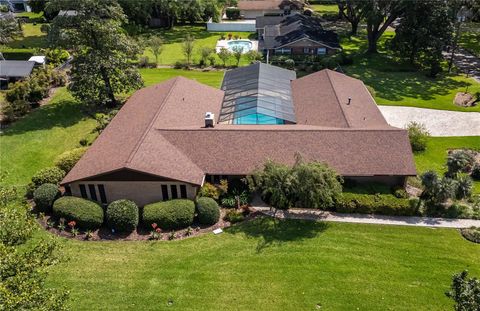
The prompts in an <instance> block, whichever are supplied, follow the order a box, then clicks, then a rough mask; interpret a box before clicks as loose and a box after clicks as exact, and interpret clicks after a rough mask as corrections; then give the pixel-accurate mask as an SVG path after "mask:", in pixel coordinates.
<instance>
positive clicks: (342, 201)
mask: <svg viewBox="0 0 480 311" xmlns="http://www.w3.org/2000/svg"><path fill="white" fill-rule="evenodd" d="M336 211H337V212H340V213H361V214H381V215H391V216H414V215H417V214H418V206H417V204H416V201H414V200H412V201H410V200H408V199H398V198H396V197H395V196H393V195H391V194H375V195H371V194H356V193H343V194H342V196H341V197H340V198H339V200H338V202H337V205H336Z"/></svg>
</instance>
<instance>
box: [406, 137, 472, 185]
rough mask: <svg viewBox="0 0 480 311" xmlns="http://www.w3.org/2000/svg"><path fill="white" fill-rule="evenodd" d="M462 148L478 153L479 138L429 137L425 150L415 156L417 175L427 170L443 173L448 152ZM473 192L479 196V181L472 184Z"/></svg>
mask: <svg viewBox="0 0 480 311" xmlns="http://www.w3.org/2000/svg"><path fill="white" fill-rule="evenodd" d="M463 148H468V149H473V150H479V151H480V137H478V136H470V137H430V138H429V139H428V144H427V150H425V152H421V153H417V154H415V164H416V166H417V171H418V174H421V173H423V172H425V171H427V170H434V171H437V172H438V173H440V174H443V173H445V172H446V171H447V167H446V163H447V155H448V150H452V149H463ZM474 190H475V193H479V194H480V181H476V182H474Z"/></svg>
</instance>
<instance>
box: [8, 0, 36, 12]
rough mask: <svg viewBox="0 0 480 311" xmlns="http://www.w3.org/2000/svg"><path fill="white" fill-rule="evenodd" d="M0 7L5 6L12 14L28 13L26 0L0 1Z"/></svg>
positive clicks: (28, 7)
mask: <svg viewBox="0 0 480 311" xmlns="http://www.w3.org/2000/svg"><path fill="white" fill-rule="evenodd" d="M0 5H6V6H7V7H8V8H9V10H11V11H12V12H30V11H31V9H30V6H29V5H28V0H0Z"/></svg>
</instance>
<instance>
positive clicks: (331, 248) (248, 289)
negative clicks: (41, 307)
mask: <svg viewBox="0 0 480 311" xmlns="http://www.w3.org/2000/svg"><path fill="white" fill-rule="evenodd" d="M61 241H62V244H63V246H64V248H63V250H62V253H64V254H65V255H66V256H67V257H69V258H70V260H69V261H67V262H65V263H62V264H60V265H59V266H57V267H55V269H54V270H52V271H51V275H50V277H49V279H48V285H49V286H52V287H66V288H67V289H69V290H70V291H71V305H72V309H73V310H107V309H108V310H134V309H135V310H295V311H297V310H316V309H317V308H318V307H317V306H316V305H317V304H318V305H321V310H447V309H451V302H450V301H449V299H448V298H446V297H445V295H444V292H445V291H446V290H447V289H448V287H449V285H450V280H451V275H452V274H453V273H456V272H459V271H461V270H463V269H468V270H469V271H470V273H471V275H476V276H480V265H478V262H479V260H480V246H479V245H476V244H474V243H471V242H468V241H466V240H464V239H463V238H462V237H461V235H460V234H459V233H458V232H457V231H456V230H453V229H435V230H434V229H429V228H414V227H401V226H379V225H360V224H339V223H328V224H327V223H320V222H308V221H281V222H279V223H276V224H274V223H273V221H271V220H255V221H253V222H251V223H246V224H242V225H240V226H236V227H233V228H230V229H227V230H226V232H225V233H223V234H221V235H218V236H214V235H213V234H208V235H204V236H201V237H195V238H190V239H187V240H183V241H174V242H135V241H133V242H127V241H118V242H115V241H110V242H82V241H71V240H65V239H61ZM169 300H170V301H172V302H173V304H172V305H171V306H168V301H169Z"/></svg>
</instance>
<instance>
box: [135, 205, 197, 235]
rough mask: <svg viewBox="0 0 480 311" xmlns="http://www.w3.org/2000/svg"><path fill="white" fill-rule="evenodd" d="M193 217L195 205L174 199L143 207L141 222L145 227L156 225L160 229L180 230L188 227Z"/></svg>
mask: <svg viewBox="0 0 480 311" xmlns="http://www.w3.org/2000/svg"><path fill="white" fill-rule="evenodd" d="M194 216H195V203H194V202H193V201H191V200H185V199H175V200H170V201H165V202H158V203H153V204H148V205H145V206H144V207H143V222H144V224H145V225H146V226H147V227H150V226H151V225H152V224H153V223H156V224H157V225H158V226H159V227H160V228H161V229H167V230H170V229H181V228H186V227H188V226H190V225H191V224H192V223H193V218H194Z"/></svg>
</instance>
